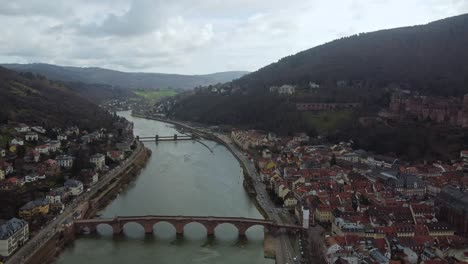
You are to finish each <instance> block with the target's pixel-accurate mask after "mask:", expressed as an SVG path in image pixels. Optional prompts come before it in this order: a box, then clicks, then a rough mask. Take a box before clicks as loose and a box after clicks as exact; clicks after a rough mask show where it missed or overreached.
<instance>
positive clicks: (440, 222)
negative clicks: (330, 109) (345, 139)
mask: <svg viewBox="0 0 468 264" xmlns="http://www.w3.org/2000/svg"><path fill="white" fill-rule="evenodd" d="M231 138H232V139H233V141H234V142H235V143H236V144H237V145H238V146H239V147H241V148H242V149H243V150H244V151H246V152H248V153H249V156H252V157H254V161H255V163H256V166H257V168H258V170H259V173H260V178H261V180H262V181H263V182H264V183H265V186H266V188H267V189H268V190H269V191H270V193H271V194H272V195H273V197H276V200H277V201H279V203H281V206H283V207H285V208H289V209H290V211H291V212H292V213H293V214H294V215H295V216H296V217H297V220H298V221H299V222H300V223H301V224H302V225H303V226H304V227H310V226H312V225H316V224H321V225H323V226H324V227H326V228H327V229H328V236H327V238H326V239H324V245H325V246H324V251H323V253H324V256H325V257H326V259H327V261H328V263H432V262H431V261H442V262H441V263H448V262H444V261H460V260H461V261H464V259H460V257H459V256H460V254H458V253H457V252H459V251H460V250H467V252H468V241H467V240H466V239H465V235H464V234H466V233H461V232H460V228H459V227H457V225H456V224H455V221H453V220H450V219H448V218H449V217H445V216H444V214H441V213H440V208H441V207H440V206H438V203H437V202H436V200H437V197H439V194H440V192H441V191H440V190H442V191H443V190H444V184H451V185H455V186H457V185H458V186H460V185H463V182H464V181H465V180H467V181H468V176H467V175H464V174H463V166H460V165H461V164H460V162H458V161H455V162H453V163H452V164H442V163H435V164H406V163H405V164H404V163H403V162H400V160H399V159H398V158H396V157H392V156H384V155H374V154H372V153H368V152H366V151H364V150H353V149H352V148H351V147H350V144H347V143H340V144H337V145H315V146H314V145H307V144H305V142H306V141H304V140H301V139H300V137H289V138H276V139H275V140H274V141H270V140H268V136H267V135H266V134H263V133H260V132H258V131H239V130H235V131H233V132H232V134H231ZM272 148H274V149H276V150H280V151H279V152H276V153H273V152H272V151H271V149H272ZM260 149H261V150H260ZM462 153H465V152H462ZM466 153H468V152H466ZM461 155H463V154H461ZM467 156H468V154H467ZM435 179H437V180H441V179H445V181H444V182H442V183H439V182H437V181H435ZM467 184H468V182H467ZM436 188H439V189H440V190H439V191H436V190H435V189H436ZM452 193H453V192H452ZM466 197H467V198H466V200H467V201H468V194H467V195H466ZM450 199H452V200H453V199H455V198H453V197H451V198H447V199H445V200H450ZM458 199H460V201H465V200H464V199H465V198H458ZM446 204H447V202H446ZM467 210H468V209H467ZM451 212H452V214H455V213H454V210H452V211H451ZM462 223H464V224H465V226H468V225H466V223H468V221H463V222H460V226H461V225H462ZM450 242H453V245H450ZM396 260H402V261H404V262H394V261H396ZM421 261H424V262H421ZM437 263H438V262H437Z"/></svg>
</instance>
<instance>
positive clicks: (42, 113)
mask: <svg viewBox="0 0 468 264" xmlns="http://www.w3.org/2000/svg"><path fill="white" fill-rule="evenodd" d="M8 121H14V122H24V123H27V124H28V125H42V126H46V127H51V126H57V127H65V126H70V125H78V126H79V127H80V128H82V129H97V128H101V127H110V126H111V125H112V121H113V117H112V115H110V114H109V113H107V112H105V111H104V110H102V109H100V108H99V107H98V106H97V105H96V104H94V103H91V102H90V101H88V100H87V99H85V98H83V97H81V96H79V95H77V94H76V93H74V92H73V91H71V90H70V89H69V88H67V87H66V86H64V85H62V84H59V83H55V82H51V81H48V80H47V79H45V78H44V77H42V76H37V75H34V74H31V73H28V74H21V75H20V74H18V73H16V72H13V71H10V70H7V69H5V68H2V67H0V123H4V122H8Z"/></svg>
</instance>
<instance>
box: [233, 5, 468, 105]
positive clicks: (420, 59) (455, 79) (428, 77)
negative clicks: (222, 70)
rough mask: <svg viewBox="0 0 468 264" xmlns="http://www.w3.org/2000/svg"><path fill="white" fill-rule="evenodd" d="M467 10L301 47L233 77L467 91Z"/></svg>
mask: <svg viewBox="0 0 468 264" xmlns="http://www.w3.org/2000/svg"><path fill="white" fill-rule="evenodd" d="M466 47H468V14H465V15H461V16H457V17H451V18H447V19H443V20H439V21H435V22H432V23H429V24H427V25H421V26H412V27H404V28H396V29H389V30H381V31H377V32H371V33H363V34H359V35H354V36H350V37H346V38H342V39H338V40H335V41H332V42H329V43H326V44H323V45H320V46H317V47H315V48H311V49H309V50H305V51H302V52H300V53H298V54H296V55H292V56H289V57H286V58H283V59H281V60H280V61H278V62H277V63H273V64H270V65H268V66H266V67H264V68H262V69H260V70H258V71H256V72H254V73H251V74H248V75H246V76H244V77H242V78H240V79H239V80H236V81H234V83H235V84H238V85H240V86H243V87H249V88H261V87H268V86H270V85H281V84H305V83H308V82H309V81H315V82H319V83H326V82H328V81H331V82H336V81H339V80H346V81H352V80H363V81H367V82H369V81H371V82H373V83H374V84H375V85H376V86H384V85H385V84H387V83H405V84H408V87H409V88H410V89H413V90H417V91H420V92H422V93H426V94H436V95H446V96H461V95H463V94H465V93H468V49H467V48H466Z"/></svg>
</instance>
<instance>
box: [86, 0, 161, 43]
mask: <svg viewBox="0 0 468 264" xmlns="http://www.w3.org/2000/svg"><path fill="white" fill-rule="evenodd" d="M162 9H163V7H162V4H161V3H160V1H155V0H134V1H132V2H131V5H130V8H129V9H128V11H127V12H125V13H124V14H122V15H116V14H112V13H111V14H109V15H108V16H107V17H106V18H105V19H104V21H102V22H100V23H88V24H84V25H77V27H78V32H79V33H80V34H85V35H96V36H108V35H116V36H132V35H141V34H146V33H151V32H152V31H154V30H156V29H157V28H158V27H160V25H161V22H162V21H163V20H164V19H165V13H164V12H162Z"/></svg>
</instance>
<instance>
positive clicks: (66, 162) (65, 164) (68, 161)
mask: <svg viewBox="0 0 468 264" xmlns="http://www.w3.org/2000/svg"><path fill="white" fill-rule="evenodd" d="M55 160H56V161H57V163H58V164H59V166H60V167H62V168H71V167H72V166H73V157H72V156H68V155H60V156H58V157H57V158H56V159H55Z"/></svg>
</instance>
